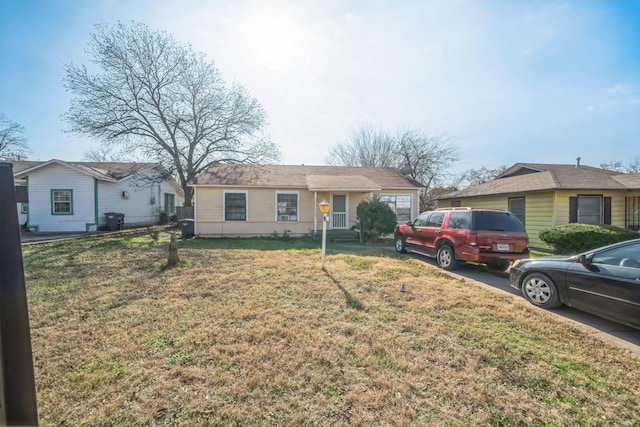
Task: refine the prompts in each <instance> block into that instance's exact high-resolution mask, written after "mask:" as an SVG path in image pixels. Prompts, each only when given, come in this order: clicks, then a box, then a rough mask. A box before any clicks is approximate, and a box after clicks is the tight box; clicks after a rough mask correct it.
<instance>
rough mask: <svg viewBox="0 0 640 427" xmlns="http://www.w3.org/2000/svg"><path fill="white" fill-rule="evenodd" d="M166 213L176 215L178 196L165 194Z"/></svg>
mask: <svg viewBox="0 0 640 427" xmlns="http://www.w3.org/2000/svg"><path fill="white" fill-rule="evenodd" d="M164 213H166V214H167V215H169V216H171V215H175V214H176V195H175V194H172V193H164Z"/></svg>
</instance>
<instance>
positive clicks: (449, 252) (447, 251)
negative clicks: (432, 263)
mask: <svg viewBox="0 0 640 427" xmlns="http://www.w3.org/2000/svg"><path fill="white" fill-rule="evenodd" d="M436 261H437V262H438V265H439V266H440V268H442V269H444V270H454V269H455V268H456V267H458V261H457V260H456V254H455V253H454V252H453V248H452V247H451V246H449V245H442V246H440V247H439V248H438V252H437V253H436Z"/></svg>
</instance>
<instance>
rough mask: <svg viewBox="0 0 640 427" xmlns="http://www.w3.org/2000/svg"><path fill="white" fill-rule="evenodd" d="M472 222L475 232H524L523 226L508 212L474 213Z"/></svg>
mask: <svg viewBox="0 0 640 427" xmlns="http://www.w3.org/2000/svg"><path fill="white" fill-rule="evenodd" d="M473 217H474V218H473V221H474V226H475V229H476V230H483V231H506V232H519V233H523V232H524V231H525V229H524V225H522V223H521V222H520V221H518V219H517V218H516V216H515V215H513V214H512V213H510V212H474V213H473Z"/></svg>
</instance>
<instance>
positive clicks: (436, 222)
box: [427, 212, 444, 227]
mask: <svg viewBox="0 0 640 427" xmlns="http://www.w3.org/2000/svg"><path fill="white" fill-rule="evenodd" d="M443 219H444V212H433V213H432V214H431V215H429V219H428V220H427V227H440V226H441V225H442V220H443Z"/></svg>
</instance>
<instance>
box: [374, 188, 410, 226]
mask: <svg viewBox="0 0 640 427" xmlns="http://www.w3.org/2000/svg"><path fill="white" fill-rule="evenodd" d="M380 201H381V202H384V203H386V204H388V205H389V207H390V208H391V210H392V211H393V212H394V213H395V214H396V220H397V221H398V222H399V223H401V222H408V221H411V206H412V202H413V195H411V194H383V195H380Z"/></svg>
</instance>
